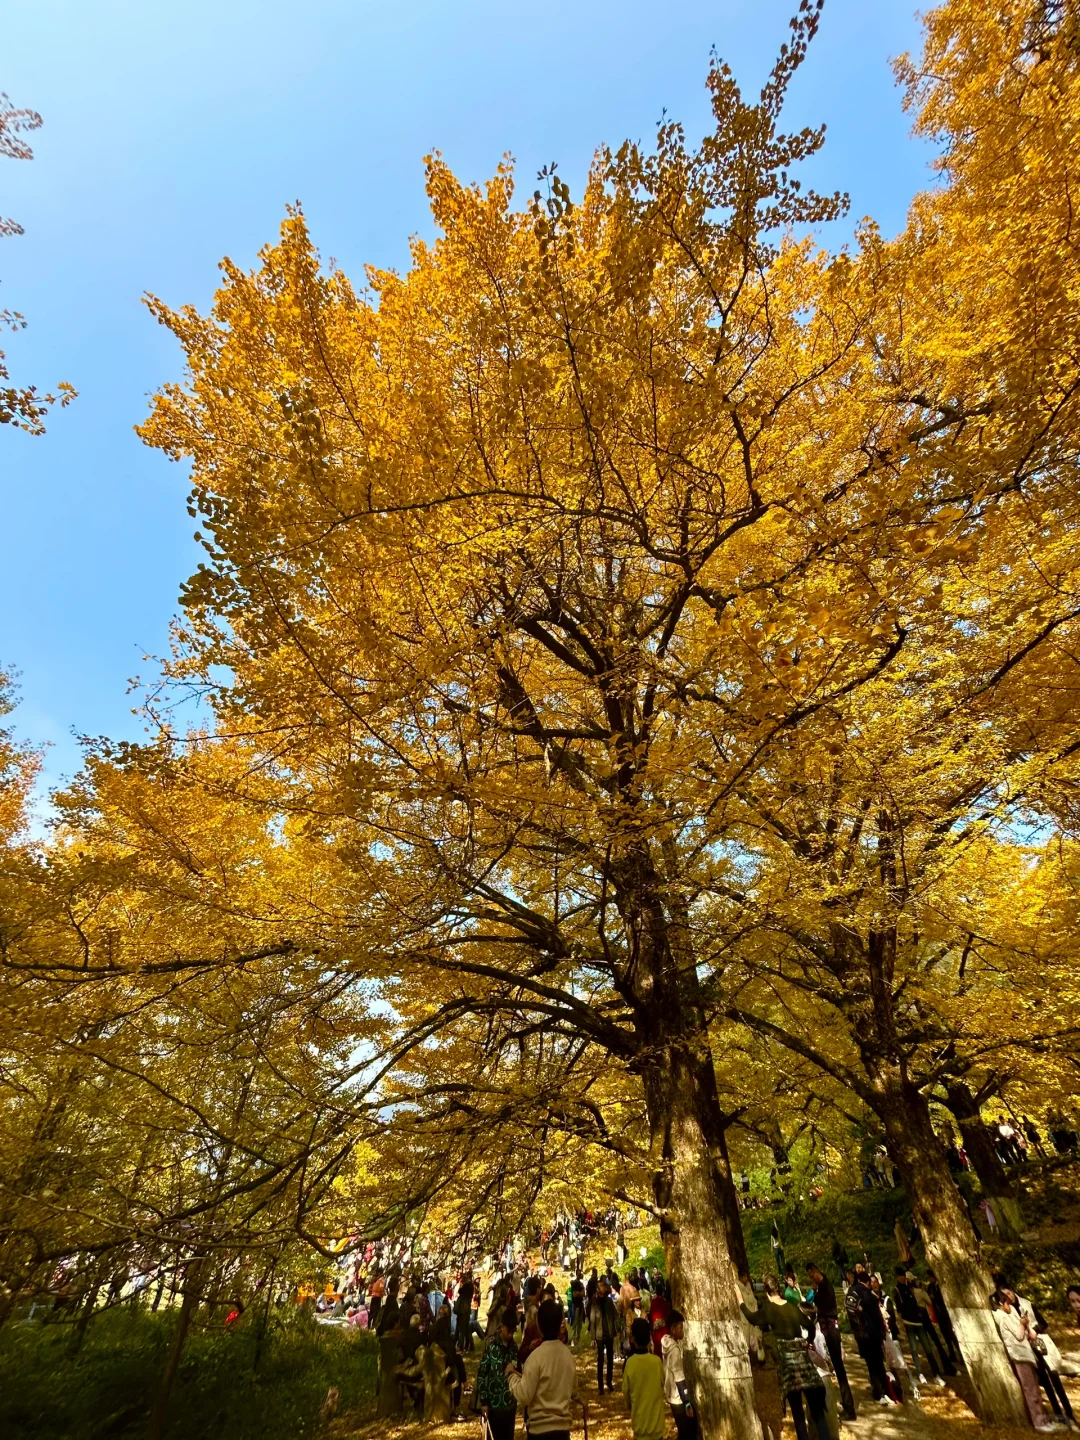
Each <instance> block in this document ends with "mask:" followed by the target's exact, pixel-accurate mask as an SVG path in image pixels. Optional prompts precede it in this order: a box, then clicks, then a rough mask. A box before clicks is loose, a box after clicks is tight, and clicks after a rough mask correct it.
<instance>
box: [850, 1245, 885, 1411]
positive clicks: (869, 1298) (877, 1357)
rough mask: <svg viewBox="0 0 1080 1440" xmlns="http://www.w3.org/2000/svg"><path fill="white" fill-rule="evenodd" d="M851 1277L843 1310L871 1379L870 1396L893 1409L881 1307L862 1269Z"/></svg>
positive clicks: (854, 1272)
mask: <svg viewBox="0 0 1080 1440" xmlns="http://www.w3.org/2000/svg"><path fill="white" fill-rule="evenodd" d="M848 1277H849V1280H848V1287H847V1293H846V1294H845V1296H844V1307H845V1309H846V1310H847V1317H848V1320H849V1322H850V1324H851V1330H852V1334H853V1335H854V1336H855V1343H856V1345H858V1347H859V1354H860V1355H861V1356H862V1358H863V1363H864V1364H865V1366H866V1369H867V1372H868V1374H869V1376H870V1390H871V1393H872V1394H873V1397H874V1399H875V1400H877V1401H880V1403H881V1404H882V1405H892V1404H893V1403H894V1401H893V1399H892V1396H891V1395H890V1394H889V1382H888V1378H887V1376H886V1374H885V1321H884V1318H883V1316H882V1314H881V1306H880V1305H879V1304H878V1302H877V1299H876V1298H875V1296H874V1293H873V1291H872V1290H871V1289H870V1285H869V1281H868V1278H867V1275H866V1271H865V1268H864V1267H863V1266H862V1265H857V1266H856V1267H855V1269H854V1270H849V1271H848Z"/></svg>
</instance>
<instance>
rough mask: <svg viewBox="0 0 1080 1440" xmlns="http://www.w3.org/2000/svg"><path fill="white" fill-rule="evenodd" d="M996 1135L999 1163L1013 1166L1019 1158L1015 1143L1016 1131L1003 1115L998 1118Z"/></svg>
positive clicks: (1018, 1149)
mask: <svg viewBox="0 0 1080 1440" xmlns="http://www.w3.org/2000/svg"><path fill="white" fill-rule="evenodd" d="M997 1134H998V1138H997V1142H996V1143H997V1151H998V1154H999V1155H1000V1157H1001V1163H1002V1164H1003V1165H1015V1164H1016V1162H1017V1161H1018V1160H1019V1159H1020V1158H1021V1156H1020V1147H1019V1145H1018V1144H1017V1143H1016V1131H1015V1130H1014V1129H1013V1127H1012V1125H1011V1124H1010V1123H1009V1121H1008V1119H1007V1117H1006V1116H1004V1115H1001V1116H999V1117H998V1125H997Z"/></svg>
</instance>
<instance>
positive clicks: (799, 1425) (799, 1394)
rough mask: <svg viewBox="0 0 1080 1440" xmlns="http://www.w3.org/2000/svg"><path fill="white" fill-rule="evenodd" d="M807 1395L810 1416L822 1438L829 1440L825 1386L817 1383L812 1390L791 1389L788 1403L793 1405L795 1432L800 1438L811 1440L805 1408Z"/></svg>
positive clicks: (822, 1439) (801, 1439)
mask: <svg viewBox="0 0 1080 1440" xmlns="http://www.w3.org/2000/svg"><path fill="white" fill-rule="evenodd" d="M804 1396H805V1397H806V1407H807V1409H808V1410H809V1411H810V1418H811V1419H812V1420H813V1422H814V1425H815V1428H816V1429H817V1433H818V1436H819V1437H820V1440H829V1422H828V1420H827V1418H826V1414H825V1412H826V1408H827V1407H826V1404H825V1386H824V1385H815V1386H814V1388H813V1389H812V1390H789V1391H788V1397H787V1400H788V1404H789V1405H790V1406H791V1418H792V1421H793V1422H794V1425H795V1434H796V1435H797V1436H798V1437H799V1440H810V1434H809V1431H808V1430H807V1428H806V1412H805V1411H804V1410H803V1397H804Z"/></svg>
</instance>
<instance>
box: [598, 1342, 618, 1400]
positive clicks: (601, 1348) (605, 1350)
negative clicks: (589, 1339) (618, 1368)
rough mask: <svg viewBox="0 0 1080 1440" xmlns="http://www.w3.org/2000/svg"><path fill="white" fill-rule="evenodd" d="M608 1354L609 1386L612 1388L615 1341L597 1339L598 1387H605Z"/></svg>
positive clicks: (599, 1388)
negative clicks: (605, 1364)
mask: <svg viewBox="0 0 1080 1440" xmlns="http://www.w3.org/2000/svg"><path fill="white" fill-rule="evenodd" d="M605 1354H606V1355H607V1388H608V1389H609V1390H610V1389H611V1374H612V1371H613V1370H614V1368H615V1341H614V1340H613V1339H612V1340H607V1339H605V1340H597V1342H596V1388H597V1389H598V1390H601V1391H602V1390H603V1388H604V1356H605Z"/></svg>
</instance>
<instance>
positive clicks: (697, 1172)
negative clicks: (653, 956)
mask: <svg viewBox="0 0 1080 1440" xmlns="http://www.w3.org/2000/svg"><path fill="white" fill-rule="evenodd" d="M644 1078H645V1093H646V1100H647V1104H648V1109H649V1123H650V1127H651V1129H652V1133H653V1141H654V1145H655V1146H656V1147H657V1148H658V1150H659V1158H660V1165H659V1169H658V1172H657V1175H656V1180H655V1193H656V1201H657V1208H658V1209H659V1210H660V1211H661V1214H662V1215H663V1217H664V1219H663V1222H662V1224H661V1234H662V1237H663V1240H664V1250H665V1253H666V1257H667V1265H668V1274H669V1276H670V1279H671V1286H672V1298H673V1301H674V1304H675V1305H676V1306H677V1307H678V1308H679V1309H680V1310H681V1311H682V1312H683V1314H684V1315H685V1317H686V1372H687V1379H688V1380H689V1381H690V1383H691V1385H692V1387H693V1390H694V1395H695V1398H696V1401H697V1406H698V1416H699V1424H700V1432H701V1436H702V1440H758V1437H760V1435H761V1425H760V1422H759V1421H758V1417H757V1409H756V1407H755V1404H754V1379H753V1375H752V1373H751V1370H750V1356H749V1353H748V1351H747V1348H746V1337H745V1334H744V1330H743V1325H742V1317H741V1314H740V1311H739V1301H740V1298H741V1297H740V1295H739V1291H738V1288H737V1286H736V1283H735V1271H734V1269H733V1268H732V1265H731V1263H730V1261H731V1256H730V1254H729V1250H728V1240H727V1237H728V1234H729V1230H730V1219H731V1215H730V1207H729V1204H728V1203H727V1202H726V1200H725V1196H726V1193H727V1191H730V1196H731V1200H732V1201H733V1202H734V1203H735V1221H736V1225H738V1204H737V1200H736V1199H735V1187H734V1184H733V1183H732V1180H731V1171H730V1166H729V1165H728V1163H727V1152H726V1146H725V1145H724V1115H723V1111H722V1109H721V1106H720V1101H719V1097H718V1095H717V1092H716V1076H715V1074H714V1072H713V1065H712V1056H711V1054H710V1053H709V1052H708V1047H707V1045H706V1043H705V1041H704V1039H703V1040H702V1042H701V1053H695V1052H694V1051H692V1050H691V1049H690V1047H689V1046H688V1045H687V1044H685V1043H683V1042H678V1043H673V1044H670V1045H668V1046H666V1047H665V1049H664V1051H663V1053H662V1055H661V1057H660V1063H659V1064H652V1065H649V1066H648V1067H647V1068H646V1070H645V1077H644ZM739 1234H740V1241H739V1244H740V1248H741V1247H742V1242H741V1228H740V1230H739Z"/></svg>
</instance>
